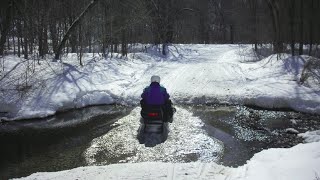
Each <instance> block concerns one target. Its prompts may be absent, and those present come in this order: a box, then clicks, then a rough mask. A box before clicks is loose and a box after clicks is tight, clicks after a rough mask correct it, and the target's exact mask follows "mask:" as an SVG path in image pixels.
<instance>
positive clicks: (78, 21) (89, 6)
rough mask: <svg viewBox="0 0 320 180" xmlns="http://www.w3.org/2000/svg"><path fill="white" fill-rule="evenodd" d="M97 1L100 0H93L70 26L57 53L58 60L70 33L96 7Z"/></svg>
mask: <svg viewBox="0 0 320 180" xmlns="http://www.w3.org/2000/svg"><path fill="white" fill-rule="evenodd" d="M97 2H99V0H92V1H91V2H90V3H89V5H88V6H87V7H86V8H85V9H84V11H83V12H82V13H81V14H80V15H79V16H78V18H76V20H75V21H74V22H73V23H72V25H71V26H70V27H69V29H68V30H67V32H66V34H65V35H64V36H63V39H62V41H61V42H60V44H59V46H58V48H57V50H56V53H55V59H56V60H58V59H59V58H60V53H61V51H62V48H63V47H64V45H65V43H66V41H67V39H68V38H69V36H70V34H71V33H73V32H74V30H75V29H76V27H77V26H78V25H79V24H80V22H81V20H82V19H83V17H84V16H85V15H86V14H87V12H88V11H89V10H91V8H93V7H94V5H96V4H97Z"/></svg>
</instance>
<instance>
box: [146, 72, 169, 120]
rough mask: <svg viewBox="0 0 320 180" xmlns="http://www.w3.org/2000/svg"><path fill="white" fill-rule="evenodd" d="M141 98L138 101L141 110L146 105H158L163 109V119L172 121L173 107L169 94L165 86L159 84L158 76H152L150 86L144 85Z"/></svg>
mask: <svg viewBox="0 0 320 180" xmlns="http://www.w3.org/2000/svg"><path fill="white" fill-rule="evenodd" d="M141 98H142V100H141V101H140V104H141V107H142V110H143V109H144V108H147V107H148V106H157V105H158V106H159V107H161V108H163V110H164V117H165V119H164V121H165V122H168V121H169V122H172V116H173V111H174V108H173V107H172V102H171V100H170V99H169V98H170V95H169V94H168V93H167V90H166V88H164V87H163V86H160V77H159V76H152V77H151V84H150V86H148V87H146V88H145V89H144V90H143V93H142V94H141Z"/></svg>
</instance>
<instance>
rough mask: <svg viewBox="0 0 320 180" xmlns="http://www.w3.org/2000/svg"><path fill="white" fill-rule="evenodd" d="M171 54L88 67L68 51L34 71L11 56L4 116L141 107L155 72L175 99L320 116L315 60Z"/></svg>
mask: <svg viewBox="0 0 320 180" xmlns="http://www.w3.org/2000/svg"><path fill="white" fill-rule="evenodd" d="M169 52H170V54H169V56H168V57H162V56H159V55H157V52H156V50H154V49H152V48H150V49H149V50H148V53H142V52H138V53H131V54H129V55H128V57H127V58H123V59H121V58H117V57H114V58H112V59H107V60H106V59H102V58H100V57H99V55H98V54H96V55H95V57H92V54H85V57H84V64H85V65H84V66H83V67H80V66H79V65H78V64H79V63H78V62H77V55H76V54H69V55H68V56H67V57H64V58H63V63H59V62H49V61H48V60H46V61H40V62H41V65H40V66H39V65H36V66H35V70H34V71H32V69H33V64H32V63H30V62H28V63H27V62H25V61H23V60H21V59H18V58H16V57H13V56H7V57H5V59H2V61H3V62H4V63H2V66H3V67H2V68H3V69H4V71H5V72H2V75H1V79H2V80H1V81H0V87H1V91H0V95H1V96H0V112H1V114H0V115H1V116H3V117H2V119H7V120H14V119H23V118H33V117H44V116H48V115H52V114H54V113H55V112H56V111H59V110H64V109H69V108H77V107H84V106H87V105H96V104H110V103H121V104H138V102H139V99H140V94H141V92H142V90H143V88H144V87H145V86H147V85H148V84H149V81H150V77H151V76H152V75H159V76H161V78H162V81H161V83H162V84H163V85H164V86H165V87H166V88H167V90H168V92H169V93H170V95H171V97H172V99H173V101H174V102H175V103H192V104H204V103H223V104H245V105H256V106H260V107H266V108H290V109H294V110H296V111H301V112H309V113H317V114H320V96H319V95H320V88H319V86H318V84H319V79H320V78H319V77H320V75H319V74H320V72H319V69H316V71H312V73H313V75H312V76H311V77H313V78H310V77H309V76H302V74H303V69H304V67H305V66H306V64H307V62H309V60H310V59H311V58H310V57H307V56H302V57H288V56H287V55H282V56H281V59H280V60H277V56H276V55H271V56H269V57H266V58H264V59H262V60H259V61H258V59H257V57H256V56H255V54H254V52H253V51H252V48H251V46H238V45H174V46H171V47H170V48H169ZM16 65H17V66H16ZM15 66H16V68H15V69H14V70H13V71H11V72H10V73H9V74H8V75H7V76H6V77H5V78H2V77H3V76H4V75H5V74H7V72H9V71H10V70H11V69H12V68H13V67H15ZM27 70H28V71H27ZM304 74H307V73H305V72H304ZM309 74H311V73H309ZM301 79H303V80H304V81H303V83H301V82H300V80H301ZM26 82H28V83H26ZM16 89H18V90H16Z"/></svg>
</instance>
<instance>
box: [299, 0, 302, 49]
mask: <svg viewBox="0 0 320 180" xmlns="http://www.w3.org/2000/svg"><path fill="white" fill-rule="evenodd" d="M302 54H303V0H300V42H299V55H302Z"/></svg>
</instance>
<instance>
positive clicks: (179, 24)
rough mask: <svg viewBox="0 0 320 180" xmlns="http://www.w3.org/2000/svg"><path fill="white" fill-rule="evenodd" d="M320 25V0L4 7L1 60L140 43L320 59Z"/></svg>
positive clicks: (105, 1) (0, 10)
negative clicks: (265, 49)
mask: <svg viewBox="0 0 320 180" xmlns="http://www.w3.org/2000/svg"><path fill="white" fill-rule="evenodd" d="M319 18H320V1H319V0H305V1H303V0H280V1H279V0H200V1H194V0H167V1H163V0H135V1H130V0H68V1H63V0H41V1H40V0H2V1H1V6H0V30H1V38H0V56H5V55H8V54H14V55H17V56H19V57H20V56H23V57H24V58H25V59H29V58H31V57H35V58H43V57H44V56H45V55H47V54H54V55H55V59H59V58H60V56H61V54H64V53H78V54H80V55H81V54H82V53H101V54H103V55H104V56H106V55H107V54H108V53H110V52H111V53H112V52H119V53H121V54H122V56H125V55H127V53H128V52H130V50H131V48H132V47H133V46H135V44H137V43H142V44H153V45H160V46H161V47H162V54H163V55H166V53H167V52H166V49H167V46H168V45H169V44H172V43H175V44H252V45H253V46H254V49H255V50H257V49H258V47H259V46H263V45H264V44H271V45H272V47H273V51H274V52H275V53H282V52H286V53H290V54H292V55H302V54H308V55H316V54H317V51H318V49H317V45H318V44H319V42H320V35H319V32H320V23H319ZM304 45H307V47H308V50H307V51H304V48H303V46H304ZM142 50H143V49H142ZM80 64H81V60H80Z"/></svg>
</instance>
